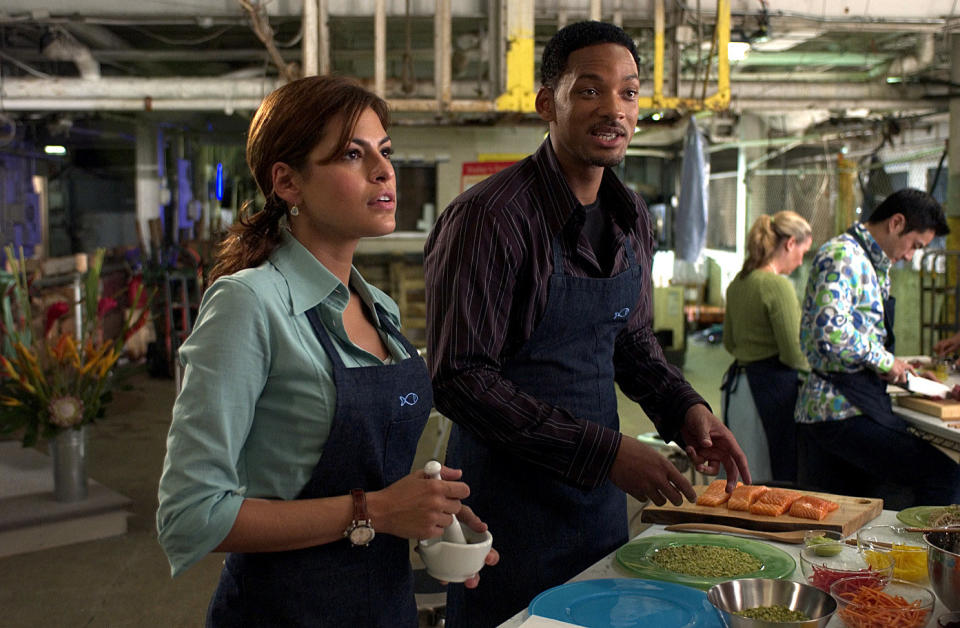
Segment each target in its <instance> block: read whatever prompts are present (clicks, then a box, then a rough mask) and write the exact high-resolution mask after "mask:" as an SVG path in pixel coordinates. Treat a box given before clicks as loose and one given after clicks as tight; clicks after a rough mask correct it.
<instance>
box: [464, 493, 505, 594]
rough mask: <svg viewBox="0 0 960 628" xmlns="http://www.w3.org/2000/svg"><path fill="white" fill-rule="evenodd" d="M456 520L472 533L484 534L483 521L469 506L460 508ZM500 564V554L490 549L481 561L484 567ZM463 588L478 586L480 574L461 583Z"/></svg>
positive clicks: (485, 527) (485, 526) (484, 525)
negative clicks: (467, 527)
mask: <svg viewBox="0 0 960 628" xmlns="http://www.w3.org/2000/svg"><path fill="white" fill-rule="evenodd" d="M457 519H459V520H460V523H462V524H464V525H466V526H469V527H470V529H471V530H473V531H474V532H486V531H487V524H485V523H484V522H483V521H480V517H478V516H477V515H476V514H474V512H473V511H472V510H471V509H470V506H463V507H462V508H460V512H458V513H457ZM498 562H500V553H499V552H497V550H495V549H493V548H492V547H491V548H490V551H489V552H487V557H486V558H485V559H484V560H483V563H484V564H485V565H496V564H497V563H498ZM463 584H464V586H466V587H467V588H468V589H474V588H476V586H477V585H478V584H480V574H474V575H473V576H471V577H469V578H467V579H466V580H464V582H463Z"/></svg>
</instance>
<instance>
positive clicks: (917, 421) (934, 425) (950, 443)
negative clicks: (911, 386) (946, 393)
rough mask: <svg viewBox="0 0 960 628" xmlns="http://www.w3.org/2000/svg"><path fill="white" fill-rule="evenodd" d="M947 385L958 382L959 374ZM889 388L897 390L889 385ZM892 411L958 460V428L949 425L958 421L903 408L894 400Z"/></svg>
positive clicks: (959, 438)
mask: <svg viewBox="0 0 960 628" xmlns="http://www.w3.org/2000/svg"><path fill="white" fill-rule="evenodd" d="M945 383H946V384H947V385H948V386H955V385H958V384H960V375H957V374H953V375H951V376H950V377H949V378H948V379H947V381H946V382H945ZM889 390H891V391H892V390H899V389H898V388H897V387H893V386H891V387H890V389H889ZM893 412H894V414H896V415H897V416H899V417H900V418H902V419H903V420H904V421H906V422H907V423H909V424H910V428H911V430H912V431H913V432H914V433H915V434H916V435H917V436H919V437H920V438H923V439H924V440H928V441H930V442H931V443H933V444H934V445H936V446H937V447H938V448H939V449H940V451H942V452H943V453H945V454H947V455H948V456H950V457H951V458H953V460H954V461H956V462H960V429H958V428H957V427H951V425H960V421H956V420H954V421H944V420H943V419H941V418H940V417H936V416H933V415H930V414H926V413H923V412H919V411H917V410H914V409H912V408H905V407H903V406H900V405H899V404H897V403H896V401H894V404H893Z"/></svg>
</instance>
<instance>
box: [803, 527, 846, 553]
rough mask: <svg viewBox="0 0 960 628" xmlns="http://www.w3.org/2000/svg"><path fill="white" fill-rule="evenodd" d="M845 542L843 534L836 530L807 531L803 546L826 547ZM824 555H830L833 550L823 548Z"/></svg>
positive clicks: (804, 535)
mask: <svg viewBox="0 0 960 628" xmlns="http://www.w3.org/2000/svg"><path fill="white" fill-rule="evenodd" d="M841 541H843V533H841V532H837V531H836V530H806V531H805V532H804V534H803V545H804V546H810V545H826V544H827V543H839V542H841ZM823 551H824V554H825V555H829V554H830V552H832V551H833V548H826V547H825V548H823Z"/></svg>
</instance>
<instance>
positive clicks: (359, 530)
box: [350, 524, 374, 545]
mask: <svg viewBox="0 0 960 628" xmlns="http://www.w3.org/2000/svg"><path fill="white" fill-rule="evenodd" d="M373 535H374V532H373V528H371V527H370V526H368V525H362V524H361V525H358V526H357V527H356V528H354V529H353V530H350V542H351V543H353V544H354V545H366V544H367V543H369V542H370V541H372V540H373Z"/></svg>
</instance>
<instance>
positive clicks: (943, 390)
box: [907, 372, 951, 397]
mask: <svg viewBox="0 0 960 628" xmlns="http://www.w3.org/2000/svg"><path fill="white" fill-rule="evenodd" d="M907 390H909V391H910V392H912V393H917V394H919V395H926V396H927V397H949V396H950V390H951V389H950V387H949V386H947V385H945V384H941V383H940V382H935V381H933V380H932V379H927V378H926V377H920V376H919V375H914V374H913V373H910V372H907Z"/></svg>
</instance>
